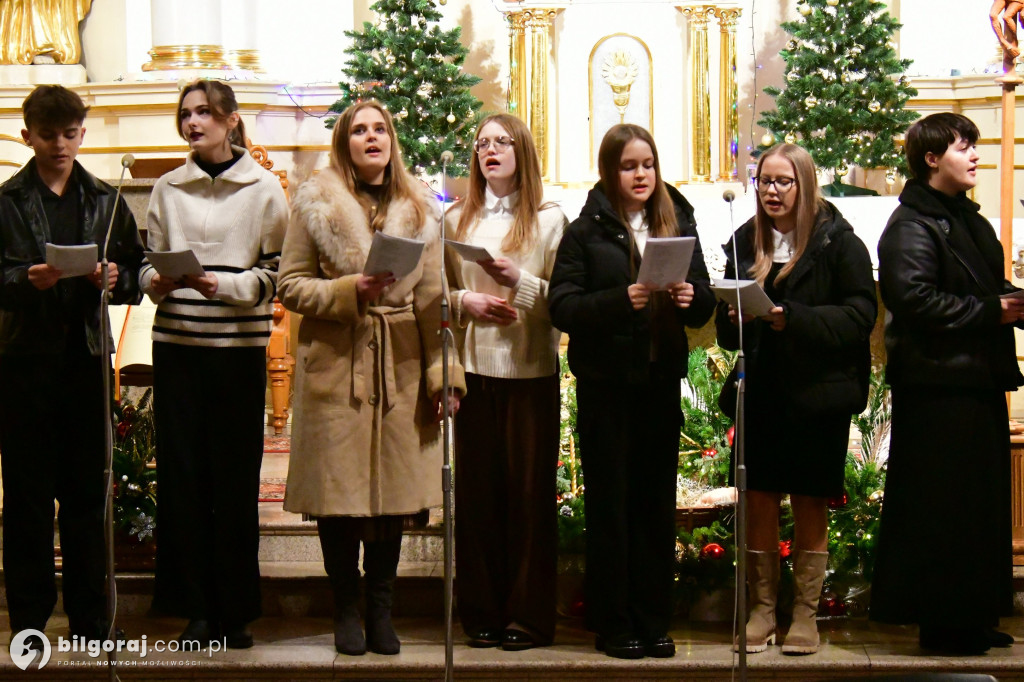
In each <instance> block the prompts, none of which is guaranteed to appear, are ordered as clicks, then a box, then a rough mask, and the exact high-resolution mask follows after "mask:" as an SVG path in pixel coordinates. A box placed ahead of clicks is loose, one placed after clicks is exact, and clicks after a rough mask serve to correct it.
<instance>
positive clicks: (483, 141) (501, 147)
mask: <svg viewBox="0 0 1024 682" xmlns="http://www.w3.org/2000/svg"><path fill="white" fill-rule="evenodd" d="M513 142H515V140H514V139H513V138H511V137H508V136H507V135H499V136H498V137H496V138H494V139H493V140H492V139H490V138H487V137H481V138H478V139H477V141H476V142H474V143H473V149H475V150H476V153H477V154H484V153H486V152H487V150H488V149H489V148H490V146H491V145H492V144H493V145H494V151H496V152H498V153H499V154H500V153H502V152H503V151H505V150H506V149H508V148H509V147H511V146H512V143H513Z"/></svg>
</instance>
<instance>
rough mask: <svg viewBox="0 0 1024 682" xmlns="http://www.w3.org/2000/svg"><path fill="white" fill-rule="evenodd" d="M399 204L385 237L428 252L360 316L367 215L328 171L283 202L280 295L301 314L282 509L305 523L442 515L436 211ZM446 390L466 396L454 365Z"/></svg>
mask: <svg viewBox="0 0 1024 682" xmlns="http://www.w3.org/2000/svg"><path fill="white" fill-rule="evenodd" d="M423 203H424V205H425V207H426V209H427V216H428V217H427V219H426V220H425V221H424V224H423V225H415V224H414V219H415V212H414V210H413V207H412V205H411V203H409V202H408V201H405V202H402V201H396V202H394V203H392V204H391V205H390V207H389V209H388V213H387V217H386V221H385V224H384V228H383V232H384V233H386V234H390V235H395V236H400V237H410V238H415V239H421V240H423V241H425V242H426V244H427V245H426V247H425V248H424V251H423V256H422V257H421V259H420V263H419V265H418V266H417V267H416V269H415V270H414V271H413V272H412V274H410V275H408V276H407V277H405V278H403V279H401V280H399V281H398V282H396V283H395V284H393V285H391V286H390V287H388V288H387V289H385V291H384V293H383V294H382V295H381V296H380V297H379V298H378V299H377V301H375V302H374V303H372V304H370V305H360V304H359V302H358V299H357V297H356V280H357V279H358V277H359V274H360V273H361V272H362V268H363V265H364V263H365V262H366V257H367V254H368V253H369V250H370V243H371V241H372V238H373V230H372V228H371V227H370V224H369V220H368V217H367V215H366V211H365V209H364V208H363V207H362V206H361V205H360V204H359V202H358V201H357V199H356V198H355V197H354V196H353V195H352V194H351V193H350V192H349V190H348V188H347V187H346V186H345V184H344V183H343V181H342V179H341V178H340V177H339V176H338V174H337V173H335V172H334V171H333V170H330V169H327V170H324V171H322V172H321V173H319V174H318V175H317V176H315V177H313V178H311V179H310V180H308V181H307V182H305V183H303V184H302V186H301V187H299V189H298V191H297V192H296V193H295V197H294V200H293V202H292V215H291V224H290V227H289V229H288V233H287V235H286V236H285V241H284V248H283V252H282V255H281V264H280V272H279V277H278V296H279V297H280V299H281V302H282V303H283V304H284V307H285V308H287V309H288V310H292V311H295V312H297V313H301V314H302V322H301V323H300V325H299V335H298V338H299V343H298V349H297V351H296V354H295V360H296V371H295V399H294V402H293V405H294V413H293V420H292V446H291V459H290V461H289V465H288V486H287V491H286V493H285V500H284V508H285V509H286V510H288V511H291V512H298V513H304V514H310V515H313V516H337V515H342V516H379V515H383V514H408V513H413V512H417V511H420V510H422V509H425V508H428V507H433V506H438V505H440V504H441V502H442V499H441V464H442V451H441V431H440V426H439V425H438V424H437V423H436V422H435V420H434V416H433V409H432V405H431V401H430V396H432V395H434V394H435V393H437V392H438V391H440V390H441V377H442V360H441V341H440V335H439V334H438V330H439V328H440V320H441V296H442V289H441V273H440V257H441V256H440V245H439V243H438V233H439V229H438V222H437V221H438V218H439V212H438V209H437V206H436V204H435V200H434V199H433V197H430V196H427V193H426V191H424V199H423ZM449 360H450V362H451V363H452V364H451V365H450V367H449V373H450V380H451V384H452V385H453V386H454V387H456V388H458V389H460V390H461V391H462V392H463V393H465V378H464V376H463V371H462V367H461V365H459V364H458V359H457V354H456V353H455V352H454V349H453V351H452V353H451V354H450V358H449Z"/></svg>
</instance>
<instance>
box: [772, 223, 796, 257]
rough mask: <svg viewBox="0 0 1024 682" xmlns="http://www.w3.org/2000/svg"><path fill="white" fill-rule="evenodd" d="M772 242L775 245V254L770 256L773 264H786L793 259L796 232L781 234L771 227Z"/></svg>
mask: <svg viewBox="0 0 1024 682" xmlns="http://www.w3.org/2000/svg"><path fill="white" fill-rule="evenodd" d="M772 242H773V243H774V244H775V253H774V254H772V262H773V263H788V262H789V261H791V260H792V259H793V251H794V250H795V249H796V230H791V231H789V232H787V233H786V234H783V233H781V232H779V231H778V230H776V229H775V228H774V227H773V228H772Z"/></svg>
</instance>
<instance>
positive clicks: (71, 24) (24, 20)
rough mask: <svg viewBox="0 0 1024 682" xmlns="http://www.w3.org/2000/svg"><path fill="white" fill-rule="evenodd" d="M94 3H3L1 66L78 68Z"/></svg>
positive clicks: (72, 0)
mask: <svg viewBox="0 0 1024 682" xmlns="http://www.w3.org/2000/svg"><path fill="white" fill-rule="evenodd" d="M91 5H92V0H0V40H2V41H3V42H2V43H0V64H33V63H34V64H77V63H78V62H79V60H80V59H81V57H82V43H81V41H80V40H79V37H78V23H79V22H80V21H82V19H84V18H85V15H86V14H88V13H89V8H90V6H91Z"/></svg>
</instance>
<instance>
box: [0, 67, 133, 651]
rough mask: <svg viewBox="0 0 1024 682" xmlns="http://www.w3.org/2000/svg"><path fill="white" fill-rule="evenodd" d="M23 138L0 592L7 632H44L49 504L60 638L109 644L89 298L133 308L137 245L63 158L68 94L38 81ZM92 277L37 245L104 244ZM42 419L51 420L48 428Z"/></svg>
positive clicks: (117, 209) (52, 596)
mask: <svg viewBox="0 0 1024 682" xmlns="http://www.w3.org/2000/svg"><path fill="white" fill-rule="evenodd" d="M23 110H24V113H25V125H26V129H25V130H22V132H21V134H22V137H23V138H24V140H25V143H26V144H27V145H28V146H29V147H31V148H32V150H33V151H34V152H35V154H34V156H33V157H32V159H31V160H29V162H28V163H27V164H25V167H24V168H22V169H21V170H20V171H18V172H17V173H16V174H15V175H14V176H13V177H12V178H10V179H9V180H8V181H7V182H5V183H3V184H2V185H0V386H3V390H2V391H0V460H2V462H3V491H4V497H3V520H4V533H3V535H4V539H3V544H4V552H3V568H4V583H5V585H4V587H5V589H6V592H7V611H8V614H9V616H10V623H11V631H12V633H17V632H19V631H21V630H26V629H35V630H40V631H42V630H43V629H44V628H45V627H46V623H47V621H48V620H49V618H50V615H51V614H52V612H53V608H54V606H55V605H56V603H57V588H56V583H55V578H54V562H53V516H54V499H56V500H57V502H58V503H59V505H60V507H59V511H58V512H57V519H58V523H59V525H60V544H61V552H62V555H63V561H64V566H63V570H62V583H63V591H64V613H66V614H67V616H68V624H69V625H70V628H71V634H72V635H78V636H82V637H84V638H85V639H87V640H94V639H105V638H106V637H107V636H108V632H107V631H108V629H109V628H108V626H107V621H106V614H105V612H106V597H105V595H104V586H105V580H104V542H103V534H104V526H103V512H104V506H105V498H104V488H105V485H104V475H103V469H104V459H105V458H104V424H105V421H104V416H103V412H104V411H103V403H104V401H105V400H109V399H110V397H109V396H107V395H105V394H104V391H103V374H104V372H110V357H109V356H107V357H103V355H102V354H101V340H102V335H109V334H110V330H109V329H102V328H100V323H99V320H100V314H99V312H100V311H99V306H100V298H101V296H102V295H103V294H101V293H100V292H101V290H103V291H109V292H110V300H111V302H112V303H135V302H137V300H138V296H139V287H138V271H139V266H140V265H141V262H142V242H141V240H140V239H139V232H138V229H137V228H136V226H135V219H134V218H133V217H132V214H131V211H130V210H129V209H128V205H127V204H126V203H125V201H124V199H123V198H122V199H120V200H119V201H115V199H116V197H117V193H116V191H115V190H114V188H113V187H111V186H110V185H108V184H107V183H105V182H103V181H102V180H99V179H97V178H96V177H94V176H93V175H92V174H91V173H89V172H88V171H87V170H85V169H84V168H82V166H81V165H80V164H79V163H78V162H77V161H76V160H75V158H76V156H77V155H78V150H79V147H80V146H81V144H82V139H83V137H84V135H85V128H84V127H83V126H82V122H83V119H84V118H85V113H86V107H85V106H84V105H83V104H82V100H81V98H79V96H78V95H76V94H75V93H74V92H72V91H70V90H68V89H67V88H63V87H61V86H59V85H41V86H39V87H38V88H36V89H35V90H33V91H32V94H30V95H29V96H28V98H27V99H26V100H25V102H24V105H23ZM111 223H113V227H112V229H111V235H110V247H109V250H108V252H107V253H108V259H109V261H110V271H109V273H108V277H107V280H106V281H103V280H102V275H101V270H100V267H99V264H98V263H97V264H96V267H95V269H93V270H92V271H90V272H86V273H84V274H78V275H77V276H73V275H75V274H76V273H71V272H62V271H61V270H58V269H57V268H55V267H53V266H52V265H50V264H48V263H47V262H46V251H45V249H44V244H47V243H53V244H56V245H58V246H79V245H87V244H95V245H96V246H97V252H99V250H100V249H101V248H102V246H103V243H104V238H105V236H106V232H107V227H108V225H111ZM53 415H58V416H59V419H60V425H59V428H53V427H54V425H53Z"/></svg>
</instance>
